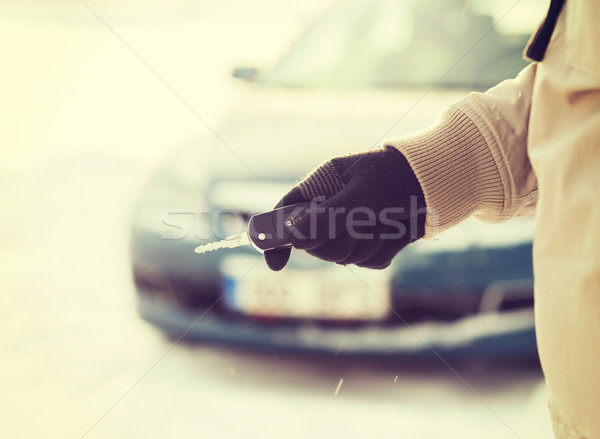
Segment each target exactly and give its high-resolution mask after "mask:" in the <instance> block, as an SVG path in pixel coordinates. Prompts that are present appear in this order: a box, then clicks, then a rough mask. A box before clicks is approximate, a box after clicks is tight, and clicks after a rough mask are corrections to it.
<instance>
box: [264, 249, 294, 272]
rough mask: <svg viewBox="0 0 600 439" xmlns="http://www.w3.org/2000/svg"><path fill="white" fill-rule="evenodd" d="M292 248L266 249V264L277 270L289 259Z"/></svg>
mask: <svg viewBox="0 0 600 439" xmlns="http://www.w3.org/2000/svg"><path fill="white" fill-rule="evenodd" d="M291 254H292V249H291V248H290V247H286V248H278V249H275V250H267V251H266V252H265V253H264V257H265V262H266V263H267V266H268V267H269V268H270V269H271V270H273V271H279V270H281V269H282V268H283V267H285V266H286V265H287V263H288V261H289V260H290V255H291Z"/></svg>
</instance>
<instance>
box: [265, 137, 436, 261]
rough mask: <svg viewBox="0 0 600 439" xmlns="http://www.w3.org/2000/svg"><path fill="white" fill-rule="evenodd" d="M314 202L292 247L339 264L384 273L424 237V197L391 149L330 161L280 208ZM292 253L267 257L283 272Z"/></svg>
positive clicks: (286, 250)
mask: <svg viewBox="0 0 600 439" xmlns="http://www.w3.org/2000/svg"><path fill="white" fill-rule="evenodd" d="M313 200H314V201H315V203H313V204H312V207H311V208H309V209H307V211H306V212H305V213H304V214H303V215H301V216H299V217H297V218H295V220H294V225H293V227H294V229H295V230H294V233H293V234H292V246H293V247H295V248H298V249H303V250H306V252H307V253H309V254H311V255H313V256H316V257H318V258H320V259H324V260H326V261H332V262H336V263H338V264H341V265H346V264H356V265H358V266H360V267H368V268H375V269H383V268H386V267H387V266H389V265H390V264H391V262H392V259H393V258H394V256H396V254H397V253H398V252H399V251H400V250H402V249H403V248H404V247H405V246H406V245H408V244H410V243H411V242H413V241H416V240H417V239H419V238H421V237H422V236H423V235H424V234H425V214H426V206H425V197H424V195H423V191H422V190H421V186H420V184H419V182H418V180H417V178H416V176H415V174H414V172H413V171H412V169H411V167H410V165H409V164H408V162H407V161H406V159H405V158H404V156H403V155H402V154H401V153H400V152H399V151H398V150H397V149H395V148H393V147H390V146H387V147H384V148H381V149H377V150H373V151H368V152H364V153H360V154H353V155H348V156H342V157H337V158H334V159H331V160H329V161H327V162H325V163H324V164H322V165H321V166H319V167H318V168H317V169H315V170H314V171H313V172H312V173H311V174H310V175H308V176H307V177H306V178H305V179H304V180H302V181H301V182H300V183H298V184H297V185H296V186H294V187H293V188H292V189H291V190H290V191H289V192H288V193H287V194H286V195H285V196H284V197H283V198H282V199H281V201H280V202H279V203H278V204H277V206H276V207H282V206H287V205H290V204H295V203H300V202H306V201H313ZM290 253H291V248H289V247H288V248H284V249H277V250H269V251H267V252H265V254H264V256H265V261H266V262H267V265H268V266H269V268H271V269H272V270H275V271H279V270H281V269H282V268H283V267H285V265H286V264H287V262H288V260H289V258H290Z"/></svg>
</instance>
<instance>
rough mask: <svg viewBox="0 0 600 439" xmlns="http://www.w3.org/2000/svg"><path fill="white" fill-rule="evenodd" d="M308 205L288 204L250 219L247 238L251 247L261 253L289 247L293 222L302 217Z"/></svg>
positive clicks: (304, 203) (306, 203)
mask: <svg viewBox="0 0 600 439" xmlns="http://www.w3.org/2000/svg"><path fill="white" fill-rule="evenodd" d="M310 205H311V202H310V201H307V202H303V203H297V204H290V205H289V206H284V207H280V208H278V209H273V210H270V211H269V212H265V213H259V214H258V215H253V216H252V217H250V221H249V222H248V237H249V238H250V241H251V243H252V246H253V247H254V248H255V249H256V250H257V251H259V252H261V253H264V252H265V251H266V250H273V249H276V248H282V247H289V246H291V245H292V244H291V240H290V237H291V234H292V233H293V226H294V220H295V219H296V218H297V217H300V216H302V215H304V213H305V212H306V209H308V208H309V207H310Z"/></svg>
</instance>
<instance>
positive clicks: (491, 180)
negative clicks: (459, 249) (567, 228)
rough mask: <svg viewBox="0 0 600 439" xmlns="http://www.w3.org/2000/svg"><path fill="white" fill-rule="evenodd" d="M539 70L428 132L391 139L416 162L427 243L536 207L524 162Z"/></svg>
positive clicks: (477, 97)
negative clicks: (470, 224) (464, 224)
mask: <svg viewBox="0 0 600 439" xmlns="http://www.w3.org/2000/svg"><path fill="white" fill-rule="evenodd" d="M536 67H537V64H530V65H529V66H528V67H526V68H525V69H523V70H522V71H521V73H520V74H519V75H518V76H517V77H516V78H515V79H510V80H507V81H504V82H502V83H500V84H499V85H497V86H495V87H493V88H492V89H490V90H488V91H487V92H485V93H471V94H469V95H468V96H467V97H465V98H464V99H462V100H460V101H458V102H456V103H454V104H452V105H451V106H450V107H448V108H447V109H446V110H444V111H443V112H442V113H441V114H440V115H439V116H438V119H437V122H436V123H435V124H434V125H433V126H432V127H430V128H428V129H426V130H424V131H422V132H419V133H416V134H414V135H411V136H407V137H400V138H395V139H390V140H388V141H386V142H385V145H390V146H393V147H396V148H398V149H399V150H400V152H402V154H404V156H405V157H406V158H407V160H408V162H409V163H410V164H411V166H412V168H413V170H414V171H415V174H416V176H417V178H418V180H419V182H420V183H421V187H422V189H423V193H424V195H425V201H426V203H427V220H426V232H425V238H432V237H433V236H435V235H436V234H438V233H440V232H442V231H444V230H446V229H448V228H450V227H452V226H454V225H456V224H458V223H459V222H461V221H463V220H465V219H466V218H468V217H470V216H471V215H475V216H476V217H478V218H480V219H482V220H484V221H487V222H502V221H506V220H508V219H510V218H512V217H514V216H515V215H523V214H526V213H529V212H531V211H532V210H533V209H534V208H535V203H536V200H537V181H536V178H535V175H534V173H533V171H532V169H531V165H530V163H529V159H528V157H527V134H528V124H529V110H530V105H531V94H532V89H533V82H534V78H535V74H536Z"/></svg>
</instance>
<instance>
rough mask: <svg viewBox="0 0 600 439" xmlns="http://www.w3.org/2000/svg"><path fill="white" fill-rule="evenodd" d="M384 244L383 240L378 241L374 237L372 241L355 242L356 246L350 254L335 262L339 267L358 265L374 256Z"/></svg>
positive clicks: (367, 231) (366, 231)
mask: <svg viewBox="0 0 600 439" xmlns="http://www.w3.org/2000/svg"><path fill="white" fill-rule="evenodd" d="M363 233H370V231H369V230H365V231H364V232H363ZM385 243H386V241H385V240H382V239H379V238H378V237H377V236H376V235H375V236H374V237H373V239H360V240H357V245H356V247H354V250H353V251H352V253H350V254H349V255H348V257H346V258H345V259H343V260H341V261H336V262H338V263H339V264H340V265H348V264H359V263H361V262H363V261H366V260H368V259H371V258H372V257H373V256H375V255H376V254H377V253H378V252H379V251H380V250H381V249H382V248H383V246H384V245H385Z"/></svg>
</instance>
